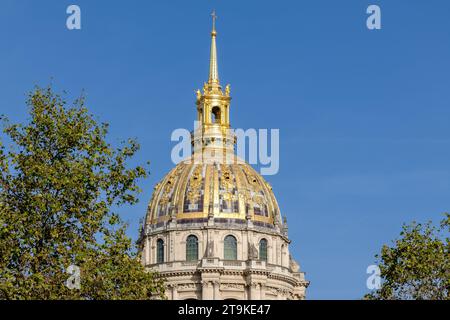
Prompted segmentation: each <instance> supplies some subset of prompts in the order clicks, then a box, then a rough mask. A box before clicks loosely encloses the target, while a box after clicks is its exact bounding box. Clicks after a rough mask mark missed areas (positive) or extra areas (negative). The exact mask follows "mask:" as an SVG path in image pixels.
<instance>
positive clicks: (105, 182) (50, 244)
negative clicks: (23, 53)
mask: <svg viewBox="0 0 450 320" xmlns="http://www.w3.org/2000/svg"><path fill="white" fill-rule="evenodd" d="M27 105H28V106H29V110H30V119H29V122H28V123H26V124H25V125H21V124H10V123H9V122H8V120H7V119H6V118H5V117H3V119H4V120H5V121H4V131H3V132H4V136H5V137H8V139H9V140H10V148H8V150H6V148H5V146H4V145H3V144H1V142H0V299H147V298H150V297H152V296H155V295H156V296H159V297H163V294H164V289H163V283H162V281H161V280H158V277H156V275H155V274H154V273H152V272H146V270H145V269H144V267H143V266H142V265H141V264H140V261H139V254H138V253H137V251H136V247H135V245H133V243H132V241H131V239H130V238H128V237H127V236H126V234H125V231H126V225H125V223H124V222H123V221H122V220H121V219H120V218H119V216H118V214H117V213H116V212H114V210H118V208H120V207H121V206H123V205H133V204H135V203H136V202H137V201H138V199H137V194H138V193H139V192H140V189H139V188H138V186H137V180H138V179H140V178H144V177H146V175H147V172H146V170H145V168H144V167H142V166H136V167H133V168H127V162H128V161H129V160H130V159H131V158H132V157H133V155H134V154H135V153H136V152H137V151H138V150H139V145H138V144H137V142H136V141H134V140H128V141H127V142H123V143H122V145H121V147H120V148H117V149H115V148H113V147H112V146H111V145H110V144H109V143H107V142H106V140H105V138H106V135H107V132H108V125H107V124H104V123H102V124H98V123H97V122H96V121H95V120H94V119H93V117H92V116H91V115H90V114H88V110H87V108H86V107H85V98H84V97H83V96H81V97H80V98H79V99H77V100H75V101H74V102H73V103H72V105H71V106H68V103H67V102H66V101H65V100H64V99H63V96H61V95H59V94H57V93H54V92H53V90H52V88H51V87H48V88H39V87H37V88H36V89H35V90H34V91H33V92H31V93H30V94H29V96H28V100H27ZM71 265H73V266H75V267H74V268H79V270H80V284H81V287H80V288H79V289H76V288H73V289H70V288H69V287H68V286H66V285H65V284H66V281H67V280H68V279H69V280H70V279H71V278H70V277H71V275H70V274H69V273H67V271H68V267H69V266H71ZM69 271H70V269H69ZM74 276H76V275H74Z"/></svg>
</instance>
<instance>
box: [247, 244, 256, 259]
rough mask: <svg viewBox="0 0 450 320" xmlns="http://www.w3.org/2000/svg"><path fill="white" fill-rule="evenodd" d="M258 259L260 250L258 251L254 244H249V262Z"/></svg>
mask: <svg viewBox="0 0 450 320" xmlns="http://www.w3.org/2000/svg"><path fill="white" fill-rule="evenodd" d="M257 259H258V249H256V247H255V245H254V244H253V243H250V242H249V243H248V260H257Z"/></svg>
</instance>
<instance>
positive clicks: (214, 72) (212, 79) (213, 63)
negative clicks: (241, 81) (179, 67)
mask: <svg viewBox="0 0 450 320" xmlns="http://www.w3.org/2000/svg"><path fill="white" fill-rule="evenodd" d="M211 16H212V31H211V57H210V61H209V79H208V84H219V69H218V67H217V49H216V35H217V32H216V19H217V16H216V11H213V12H212V13H211Z"/></svg>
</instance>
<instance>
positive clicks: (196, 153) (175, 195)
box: [146, 14, 281, 228]
mask: <svg viewBox="0 0 450 320" xmlns="http://www.w3.org/2000/svg"><path fill="white" fill-rule="evenodd" d="M215 17H216V16H215V14H213V31H212V33H211V52H210V64H209V77H208V82H207V83H205V84H204V86H203V92H201V91H200V90H197V91H196V105H197V121H198V122H199V123H200V125H199V126H198V127H197V128H196V129H195V130H194V131H193V132H192V140H191V144H192V147H193V155H192V156H191V157H190V158H189V159H187V160H185V161H182V162H180V163H179V164H177V165H176V166H175V168H174V169H173V170H172V171H171V172H169V174H168V175H166V177H165V178H164V179H163V180H162V181H161V182H160V183H158V184H157V185H156V186H155V189H154V192H153V195H152V199H151V200H150V204H149V207H148V212H147V217H146V224H150V225H153V226H155V225H157V226H160V225H163V224H164V223H165V222H168V221H174V220H176V221H177V222H178V223H195V222H202V221H207V220H209V219H211V218H212V219H225V220H219V221H222V222H226V221H227V220H226V219H234V220H233V222H236V223H242V222H245V221H251V222H253V223H254V224H255V225H260V226H263V227H269V228H273V227H274V226H276V225H277V226H280V227H281V219H280V210H279V208H278V204H277V201H276V199H275V196H274V195H273V192H272V188H271V187H270V185H269V184H268V183H267V182H266V181H265V180H264V179H263V177H261V175H260V174H259V173H257V172H256V171H255V170H254V169H253V168H252V167H251V166H250V165H249V164H247V163H246V162H245V161H243V160H240V159H238V158H237V157H236V156H235V154H234V147H235V144H236V136H235V135H234V133H233V132H232V131H230V122H229V120H230V117H229V110H230V101H231V96H230V85H227V86H226V87H225V90H224V91H222V86H221V85H220V81H219V71H218V65H217V48H216V36H217V33H216V31H215V25H214V21H215ZM230 159H231V160H232V161H229V160H230Z"/></svg>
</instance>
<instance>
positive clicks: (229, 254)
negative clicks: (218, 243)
mask: <svg viewBox="0 0 450 320" xmlns="http://www.w3.org/2000/svg"><path fill="white" fill-rule="evenodd" d="M223 249H224V250H223V252H224V259H225V260H237V240H236V238H235V237H233V236H231V235H229V236H226V237H225V240H224V248H223Z"/></svg>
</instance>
